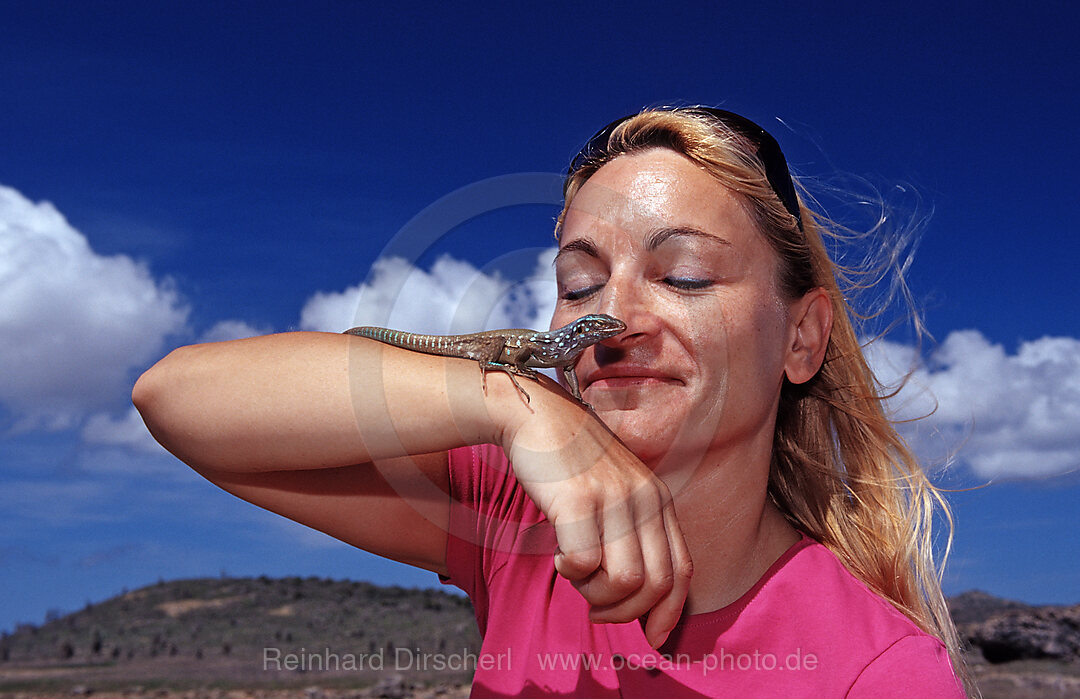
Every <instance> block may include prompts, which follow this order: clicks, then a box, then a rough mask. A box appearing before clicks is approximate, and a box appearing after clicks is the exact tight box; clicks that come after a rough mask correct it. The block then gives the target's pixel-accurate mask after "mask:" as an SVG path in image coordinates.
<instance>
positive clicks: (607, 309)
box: [597, 274, 660, 351]
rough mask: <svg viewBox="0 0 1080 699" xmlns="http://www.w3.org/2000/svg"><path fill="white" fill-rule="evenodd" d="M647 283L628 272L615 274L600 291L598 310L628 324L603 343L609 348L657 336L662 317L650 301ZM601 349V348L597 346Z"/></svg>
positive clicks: (632, 344) (629, 345) (631, 344)
mask: <svg viewBox="0 0 1080 699" xmlns="http://www.w3.org/2000/svg"><path fill="white" fill-rule="evenodd" d="M645 286H646V282H645V281H644V280H639V279H631V278H629V275H620V274H612V276H611V277H609V278H608V280H607V283H606V284H605V285H604V288H603V290H602V291H601V292H600V299H599V308H598V309H597V312H598V313H606V314H607V315H610V316H614V317H615V318H618V319H619V320H621V321H623V322H624V323H626V330H624V331H623V332H621V333H620V334H618V335H616V336H615V337H610V338H608V339H606V340H604V341H603V342H601V343H600V344H601V345H602V346H604V347H607V348H610V349H620V348H621V349H627V348H629V347H632V346H634V345H637V344H640V343H642V342H645V341H647V340H648V339H649V338H650V337H653V336H655V335H656V333H657V331H658V330H659V327H660V318H659V317H658V316H657V315H656V313H655V309H654V308H653V306H652V304H650V303H649V299H648V290H647V289H646V288H645ZM597 349H598V351H599V350H600V349H601V348H599V347H598V348H597Z"/></svg>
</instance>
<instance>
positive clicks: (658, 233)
mask: <svg viewBox="0 0 1080 699" xmlns="http://www.w3.org/2000/svg"><path fill="white" fill-rule="evenodd" d="M678 236H689V237H693V238H708V239H709V240H712V241H715V242H717V243H720V244H721V245H731V241H729V240H725V239H724V238H721V237H720V236H718V235H714V234H712V233H707V232H706V231H703V230H701V229H700V228H694V227H693V226H669V227H667V228H658V229H656V230H654V231H653V232H651V233H649V234H648V235H647V236H645V249H647V250H650V251H652V250H655V249H656V248H658V247H660V245H661V244H663V243H664V241H666V240H668V239H669V238H675V237H678Z"/></svg>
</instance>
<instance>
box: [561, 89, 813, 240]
mask: <svg viewBox="0 0 1080 699" xmlns="http://www.w3.org/2000/svg"><path fill="white" fill-rule="evenodd" d="M680 111H682V112H685V113H690V114H705V115H707V116H709V117H712V118H713V119H715V120H716V121H719V122H720V123H721V124H723V125H724V126H726V127H728V128H729V129H731V130H732V131H734V132H735V133H737V134H739V135H740V136H742V137H743V138H745V139H747V140H748V141H750V143H752V144H754V146H755V147H756V150H755V152H754V154H755V155H756V156H757V158H758V160H760V161H761V164H762V166H763V167H764V168H765V177H766V178H767V179H768V180H769V184H770V185H771V186H772V189H773V191H774V192H776V196H777V197H779V198H780V203H781V204H783V205H784V208H785V209H787V211H788V213H789V214H791V215H792V216H794V217H795V222H796V223H797V224H798V226H799V230H802V214H801V213H800V211H799V198H798V197H797V196H796V194H795V183H794V182H792V181H791V172H790V171H789V170H788V165H787V160H786V159H785V158H784V152H783V151H782V150H780V144H779V143H777V142H776V139H775V138H773V137H772V135H770V134H769V132H768V131H766V130H765V129H763V128H761V127H760V126H758V125H757V124H755V123H754V122H752V121H750V120H749V119H747V118H746V117H744V116H739V115H738V114H736V113H734V112H729V111H727V110H724V109H715V108H713V107H693V108H689V109H683V110H680ZM635 116H637V114H629V115H627V116H624V117H622V118H621V119H616V120H615V121H613V122H611V123H610V124H608V125H607V126H605V127H604V128H602V129H600V130H599V131H597V132H596V134H594V135H593V137H592V138H590V139H589V140H588V141H587V142H586V143H585V146H584V147H583V148H582V149H581V150H580V151H579V152H578V154H577V155H576V156H574V159H573V160H572V161H571V162H570V169H569V170H568V171H567V176H569V175H572V174H574V173H575V172H577V170H578V169H579V168H581V166H583V165H584V164H585V163H586V162H588V161H590V160H594V159H596V158H600V157H603V156H604V154H605V152H606V149H607V142H608V138H609V137H610V136H611V132H612V131H614V130H615V129H616V127H618V126H619V125H620V124H622V123H623V122H624V121H627V120H628V119H632V118H633V117H635Z"/></svg>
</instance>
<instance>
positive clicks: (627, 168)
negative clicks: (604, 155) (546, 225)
mask: <svg viewBox="0 0 1080 699" xmlns="http://www.w3.org/2000/svg"><path fill="white" fill-rule="evenodd" d="M672 227H680V228H694V229H698V230H702V231H705V232H707V233H713V234H715V235H717V236H720V237H722V238H724V239H725V240H727V241H728V242H732V243H737V242H739V241H740V239H745V240H743V242H747V243H749V242H750V238H757V237H758V236H757V234H756V228H755V226H754V225H753V221H752V219H751V218H750V216H749V215H748V213H747V212H746V210H745V208H744V206H743V203H742V201H741V199H740V197H739V196H738V195H737V194H735V193H734V192H732V191H731V190H730V189H728V188H727V187H725V186H724V185H723V184H721V183H720V182H719V181H718V180H717V179H716V178H714V177H713V176H712V175H710V174H709V173H708V172H706V171H705V170H703V169H702V168H701V167H700V166H699V165H697V164H696V163H694V162H693V161H691V160H690V159H689V158H687V157H685V156H683V155H681V154H679V153H676V152H675V151H672V150H669V149H666V148H654V149H650V150H647V151H643V152H640V153H634V154H632V155H622V156H619V157H617V158H615V159H614V160H612V161H611V162H610V163H608V164H606V165H604V166H603V167H601V168H600V169H599V170H597V171H596V173H594V174H593V176H592V177H590V178H589V179H588V180H586V181H585V183H584V184H583V185H582V186H581V188H580V189H579V190H578V192H577V194H576V196H575V197H574V198H573V200H571V202H570V206H569V207H568V208H567V211H566V216H565V218H564V219H563V225H562V229H561V232H560V233H561V234H560V241H561V242H562V243H564V244H565V243H566V242H568V241H569V240H572V239H574V238H577V237H581V236H590V237H596V236H597V235H603V234H606V233H614V232H619V233H623V234H627V235H630V236H632V237H639V236H640V237H643V236H645V235H647V234H649V233H650V232H652V231H655V230H657V229H660V228H672Z"/></svg>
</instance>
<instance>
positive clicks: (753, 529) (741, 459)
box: [657, 435, 799, 614]
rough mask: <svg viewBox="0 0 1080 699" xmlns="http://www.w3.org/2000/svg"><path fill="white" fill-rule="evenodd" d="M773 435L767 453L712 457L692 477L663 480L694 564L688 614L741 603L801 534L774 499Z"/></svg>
mask: <svg viewBox="0 0 1080 699" xmlns="http://www.w3.org/2000/svg"><path fill="white" fill-rule="evenodd" d="M771 442H772V440H771V435H770V438H769V439H768V440H767V443H766V445H765V446H764V447H762V448H757V449H753V448H751V449H745V448H744V449H738V450H732V451H730V452H728V453H710V454H708V455H707V457H706V458H705V459H703V460H701V461H700V466H699V467H698V468H695V469H694V470H693V472H692V473H690V474H687V473H685V472H680V471H678V470H671V471H667V472H664V473H661V472H658V474H657V475H660V477H661V478H662V479H663V480H664V481H665V483H666V484H667V485H668V488H669V489H670V490H671V492H672V494H673V497H674V501H675V511H676V513H677V514H678V517H679V523H680V525H681V527H682V531H683V535H684V536H685V537H686V543H687V546H688V548H689V549H690V556H691V559H692V560H693V562H694V576H693V578H692V579H691V581H690V593H689V595H688V597H687V601H686V607H685V610H686V611H685V613H687V614H701V613H704V612H709V611H713V610H716V609H720V608H721V607H725V606H727V605H729V604H731V603H732V602H735V601H736V600H738V599H739V598H740V597H742V596H743V595H744V594H745V593H746V592H747V591H748V590H749V589H750V588H751V587H753V586H754V584H755V583H756V582H757V581H758V580H759V579H760V578H761V576H762V575H764V574H765V571H767V570H768V569H769V566H771V565H772V564H773V563H774V562H775V561H776V559H778V558H779V557H780V556H781V555H783V553H784V552H785V551H787V549H788V548H790V547H791V546H792V545H793V544H794V543H795V542H796V541H798V539H799V534H798V532H797V531H796V530H795V528H794V527H792V526H791V524H789V523H788V521H787V520H786V519H785V518H784V516H783V515H782V514H781V513H780V511H779V510H777V509H776V506H775V505H773V504H772V501H771V500H770V499H769V497H768V492H767V491H768V478H769V460H770V457H771V447H772V444H771Z"/></svg>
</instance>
